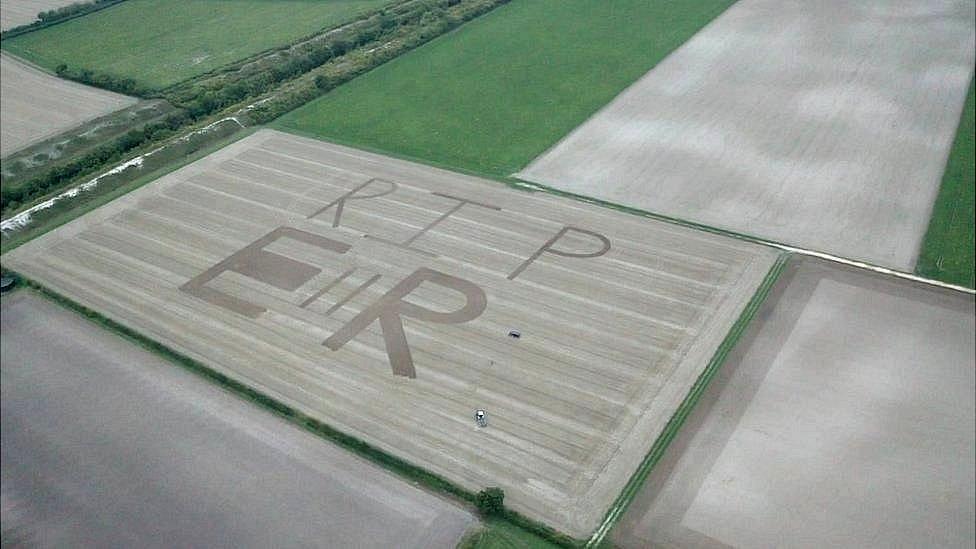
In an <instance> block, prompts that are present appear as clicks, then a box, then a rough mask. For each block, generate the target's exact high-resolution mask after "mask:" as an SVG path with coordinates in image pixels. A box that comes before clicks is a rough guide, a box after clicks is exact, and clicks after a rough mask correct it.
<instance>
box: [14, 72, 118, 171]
mask: <svg viewBox="0 0 976 549" xmlns="http://www.w3.org/2000/svg"><path fill="white" fill-rule="evenodd" d="M136 101H137V100H136V99H135V98H134V97H127V96H125V95H120V94H117V93H112V92H108V91H104V90H100V89H97V88H92V87H90V86H84V85H82V84H78V83H75V82H70V81H68V80H62V79H61V78H57V77H56V76H53V75H50V74H48V73H46V72H44V71H41V70H40V69H37V68H35V67H32V66H30V65H28V64H26V63H24V62H23V61H21V60H19V59H17V58H16V57H13V56H10V55H7V54H6V53H3V54H0V156H7V155H8V154H10V153H12V152H15V151H18V150H20V149H22V148H24V147H27V146H28V145H31V144H33V143H37V142H38V141H41V140H43V139H45V138H48V137H51V136H53V135H57V134H59V133H61V132H63V131H65V130H67V129H69V128H72V127H74V126H77V125H78V124H81V123H82V122H86V121H88V120H91V119H93V118H98V117H99V116H103V115H105V114H108V113H110V112H112V111H114V110H118V109H121V108H123V107H128V106H129V105H134V104H135V103H136Z"/></svg>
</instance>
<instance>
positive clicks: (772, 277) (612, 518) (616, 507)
mask: <svg viewBox="0 0 976 549" xmlns="http://www.w3.org/2000/svg"><path fill="white" fill-rule="evenodd" d="M792 256H793V254H792V253H789V252H781V253H780V254H779V256H778V257H777V258H776V262H775V263H773V266H772V267H770V268H769V272H767V273H766V277H765V278H763V280H762V282H761V283H760V284H759V286H758V288H756V292H755V293H754V294H753V295H752V298H751V299H750V300H749V302H748V303H747V304H746V306H745V308H744V309H743V310H742V313H740V314H739V318H738V319H736V321H735V323H734V324H732V327H731V328H730V329H729V332H728V334H726V336H725V339H723V340H722V343H721V344H719V346H718V348H717V349H716V350H715V354H714V355H712V359H711V360H710V361H709V362H708V365H707V366H705V370H704V371H702V373H701V375H699V376H698V379H697V380H696V381H695V384H694V385H692V387H691V390H689V391H688V394H687V396H685V398H684V400H683V401H682V402H681V404H680V405H679V406H678V409H677V410H676V411H675V412H674V415H672V416H671V419H670V420H669V421H668V423H667V425H665V427H664V430H663V431H661V434H660V435H658V437H657V439H656V440H655V441H654V445H653V446H651V450H650V451H649V452H648V453H647V455H646V456H645V457H644V460H643V461H642V462H641V464H640V465H639V466H638V467H637V470H636V471H634V474H633V475H631V477H630V480H628V481H627V484H626V485H625V486H624V489H623V490H621V492H620V495H619V496H617V499H616V501H614V503H613V505H612V506H611V507H610V510H609V511H607V514H606V516H605V517H604V519H603V522H602V523H601V524H600V526H599V527H598V528H597V529H596V531H595V532H594V533H593V535H592V536H591V537H590V539H589V541H587V543H586V547H587V548H591V547H592V548H595V547H599V546H600V544H602V543H603V541H604V539H605V538H606V536H607V534H608V533H609V532H610V530H611V529H612V528H613V527H614V526H615V525H616V524H617V523H618V522H619V521H620V518H621V517H623V514H624V512H625V511H626V510H627V508H628V507H630V504H631V503H632V502H633V500H634V498H635V497H637V494H638V493H639V492H640V489H641V488H642V487H643V486H644V481H645V480H647V477H648V475H649V474H650V473H651V471H652V470H653V469H654V466H655V465H657V463H658V461H660V459H661V457H662V456H663V455H664V452H665V451H666V450H667V449H668V448H669V447H670V446H671V442H672V441H673V440H674V439H675V437H676V436H677V434H678V431H680V430H681V427H682V425H684V422H685V420H686V419H687V418H688V416H689V415H690V414H691V412H692V411H693V410H694V409H695V406H696V405H697V404H698V401H699V400H700V399H701V396H702V394H704V392H705V389H706V388H707V387H708V384H709V383H710V382H711V380H712V378H714V377H715V374H716V373H717V372H718V370H719V369H720V368H721V366H722V364H724V363H725V359H726V357H727V356H728V354H729V353H730V352H731V351H732V349H733V348H734V347H735V346H736V343H738V341H739V339H740V338H741V337H742V334H743V333H745V330H746V328H747V327H748V326H749V325H750V324H751V323H752V319H753V317H755V315H756V312H757V311H758V310H759V307H760V306H761V305H762V304H763V303H764V302H765V301H766V296H768V295H769V292H770V291H771V290H772V288H773V285H774V284H775V283H776V281H777V280H779V277H780V275H781V274H782V273H783V270H784V269H785V268H786V265H787V263H788V262H789V260H790V258H791V257H792Z"/></svg>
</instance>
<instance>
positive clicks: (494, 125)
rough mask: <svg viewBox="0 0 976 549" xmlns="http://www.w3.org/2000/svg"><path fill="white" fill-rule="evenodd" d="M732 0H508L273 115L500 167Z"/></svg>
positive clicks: (520, 162)
mask: <svg viewBox="0 0 976 549" xmlns="http://www.w3.org/2000/svg"><path fill="white" fill-rule="evenodd" d="M730 4H732V0H671V1H660V2H648V1H647V0H514V1H513V2H512V3H511V4H508V5H505V6H502V7H500V8H498V9H496V10H495V11H493V12H491V13H489V14H487V15H485V16H483V17H481V18H479V19H476V20H475V21H473V22H471V23H468V24H467V25H464V26H463V27H461V28H460V29H458V30H457V31H455V32H453V33H449V34H447V35H445V36H442V37H440V38H438V39H437V40H434V41H433V42H431V43H429V44H427V45H425V46H423V47H420V48H418V49H416V50H414V51H413V52H410V53H408V54H406V55H404V56H402V57H399V58H397V59H395V60H393V61H391V62H389V63H387V64H385V65H383V66H381V67H379V68H378V69H375V70H374V71H372V72H370V73H367V74H365V75H363V76H361V77H359V78H357V79H355V80H353V81H352V82H349V83H348V84H345V85H343V86H340V87H339V88H337V89H336V90H334V91H332V92H330V93H329V94H327V95H325V96H323V97H321V98H319V99H318V100H316V101H313V102H311V103H309V104H307V105H305V106H304V107H302V108H300V109H297V110H295V111H293V112H291V113H289V114H287V115H285V116H283V117H282V118H281V119H279V120H278V121H276V122H275V125H276V126H277V127H279V128H281V129H284V130H289V131H296V132H298V133H304V134H308V135H312V136H317V137H324V138H326V139H330V140H333V141H337V142H341V143H346V144H350V145H354V146H359V147H364V148H368V149H373V150H379V151H383V152H387V153H392V154H395V155H399V156H405V157H410V158H416V159H420V160H424V161H426V162H429V163H432V164H437V165H443V166H448V167H454V168H460V169H463V170H467V171H472V172H476V173H479V174H483V175H489V176H495V177H498V176H508V175H509V174H511V173H513V172H515V171H517V170H518V169H519V168H521V167H522V166H524V165H525V164H527V163H528V162H529V161H530V160H531V159H532V158H534V157H535V156H537V155H539V154H540V153H542V152H543V151H545V150H546V149H547V148H549V147H550V146H551V145H553V144H554V143H555V142H556V141H557V140H559V139H560V138H561V137H563V136H564V135H566V134H567V133H568V132H569V131H570V130H572V129H573V128H575V127H576V126H577V125H579V124H580V123H581V122H583V121H584V120H585V119H586V118H587V117H588V116H589V115H590V114H592V113H593V112H595V111H596V110H597V109H599V108H600V107H602V106H603V105H605V104H606V103H607V102H609V101H610V100H611V99H613V97H615V96H616V95H617V94H618V93H620V91H622V90H623V89H624V88H625V87H627V85H629V84H630V83H632V82H633V81H635V80H636V79H637V78H639V77H640V76H641V75H643V74H644V73H645V72H647V71H648V70H649V69H650V68H652V67H653V66H654V65H655V64H657V63H658V62H659V61H660V60H661V59H663V58H664V57H665V56H666V55H667V54H668V53H670V52H671V51H672V50H674V49H675V48H677V47H678V46H680V45H681V44H682V43H684V42H685V41H686V40H687V39H688V38H690V37H691V36H692V35H693V34H694V33H695V32H696V31H698V30H699V29H700V28H701V27H703V26H704V25H705V24H707V23H708V22H709V21H711V20H712V19H714V18H715V17H716V16H717V15H718V14H720V13H721V12H722V11H724V10H725V8H726V7H728V6H729V5H730Z"/></svg>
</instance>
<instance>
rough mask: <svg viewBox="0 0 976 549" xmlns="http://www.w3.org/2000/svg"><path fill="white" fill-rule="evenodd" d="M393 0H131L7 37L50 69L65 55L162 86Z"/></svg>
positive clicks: (17, 50)
mask: <svg viewBox="0 0 976 549" xmlns="http://www.w3.org/2000/svg"><path fill="white" fill-rule="evenodd" d="M389 3H391V0H129V1H128V2H123V3H121V4H119V5H117V6H113V7H111V8H108V9H104V10H101V11H98V12H96V13H93V14H91V15H87V16H84V17H80V18H78V19H73V20H71V21H67V22H65V23H62V24H60V25H54V26H52V27H48V28H46V29H42V30H39V31H36V32H30V33H27V34H24V35H21V36H17V37H14V38H11V39H9V40H4V41H3V48H4V49H5V50H8V51H9V52H11V53H14V54H16V55H19V56H21V57H23V58H25V59H28V60H30V61H33V62H34V63H37V64H39V65H41V66H43V67H46V68H48V69H52V70H53V69H54V68H55V67H57V66H58V65H59V64H61V63H65V64H67V65H68V66H69V67H72V68H83V69H91V70H94V71H98V72H103V73H107V74H111V75H113V76H118V77H128V78H133V79H135V80H136V81H137V82H138V83H140V84H142V85H144V86H148V87H150V88H162V87H165V86H168V85H170V84H174V83H176V82H180V81H183V80H185V79H187V78H190V77H193V76H197V75H199V74H202V73H205V72H207V71H210V70H212V69H215V68H217V67H220V66H223V65H226V64H228V63H232V62H234V61H238V60H240V59H243V58H245V57H248V56H250V55H253V54H255V53H258V52H261V51H264V50H266V49H269V48H272V47H276V46H281V45H285V44H287V43H289V42H292V41H294V40H297V39H299V38H302V37H304V36H307V35H309V34H312V33H314V32H316V31H318V30H321V29H324V28H328V27H332V26H336V25H338V24H340V23H343V22H345V21H347V20H350V19H353V18H355V16H357V15H359V14H361V13H363V12H366V11H369V10H371V9H374V8H379V7H382V6H384V5H387V4H389Z"/></svg>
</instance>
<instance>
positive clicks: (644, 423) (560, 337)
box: [3, 130, 777, 537]
mask: <svg viewBox="0 0 976 549" xmlns="http://www.w3.org/2000/svg"><path fill="white" fill-rule="evenodd" d="M776 257H777V253H776V252H775V251H774V250H772V249H769V248H765V247H762V246H757V245H754V244H749V243H747V242H743V241H739V240H735V239H730V238H726V237H721V236H716V235H710V234H704V233H700V232H697V231H693V230H689V229H685V228H682V227H678V226H674V225H670V224H666V223H661V222H657V221H652V220H648V219H644V218H640V217H637V216H632V215H627V214H623V213H620V212H615V211H612V210H609V209H605V208H600V207H596V206H592V205H587V204H582V203H579V202H576V201H573V200H569V199H562V198H558V197H554V196H551V195H542V194H535V193H528V192H520V191H516V190H513V189H509V188H506V187H504V186H502V185H501V184H498V183H494V182H490V181H486V180H482V179H478V178H474V177H470V176H464V175H459V174H455V173H451V172H447V171H444V170H438V169H435V168H431V167H427V166H422V165H418V164H413V163H410V162H406V161H402V160H396V159H392V158H388V157H384V156H380V155H375V154H370V153H365V152H362V151H357V150H354V149H349V148H345V147H340V146H336V145H332V144H328V143H323V142H320V141H315V140H311V139H305V138H300V137H295V136H292V135H288V134H284V133H280V132H276V131H271V130H262V131H259V132H257V133H255V134H254V135H252V136H249V137H247V138H245V139H243V140H241V141H239V142H237V143H234V144H232V145H230V146H228V147H226V148H224V149H222V150H220V151H218V152H217V153H214V154H212V155H210V156H208V157H206V158H204V159H202V160H200V161H198V162H196V163H194V164H191V165H189V166H187V167H185V168H183V169H180V170H178V171H176V172H173V173H171V174H169V175H167V176H165V177H163V178H161V179H159V180H157V181H156V182H154V183H151V184H149V185H147V186H145V187H143V188H141V189H140V190H138V191H136V192H134V193H131V194H129V195H126V196H124V197H122V198H120V199H117V200H115V201H114V202H112V203H110V204H108V205H106V206H104V207H102V208H99V209H97V210H95V211H93V212H91V213H89V214H87V215H85V216H83V217H81V218H79V219H77V220H75V221H73V222H71V223H69V224H67V225H65V226H63V227H61V228H59V229H57V230H55V231H53V232H51V233H48V234H46V235H44V236H42V237H40V238H38V239H36V240H33V241H31V242H29V243H27V244H25V245H23V246H21V247H19V248H17V249H15V250H14V251H12V252H9V253H7V254H5V255H4V256H3V260H4V264H5V265H7V266H9V267H10V268H14V269H17V270H19V271H21V272H23V273H25V274H27V275H28V276H30V277H33V278H35V279H37V280H38V281H40V282H42V283H44V284H45V285H49V286H50V287H51V288H53V289H55V290H57V291H59V292H62V293H64V294H65V295H68V296H70V297H71V298H73V299H76V300H78V301H79V302H81V303H82V304H85V305H86V306H89V307H91V308H93V309H95V310H98V311H100V312H102V313H103V314H105V315H107V316H109V317H110V318H113V319H114V320H116V321H118V322H121V323H124V324H126V325H129V326H131V327H133V328H135V329H136V330H138V331H140V332H142V333H144V334H146V335H148V336H150V337H152V338H154V339H157V340H158V341H161V342H163V343H164V344H166V345H169V346H171V347H173V348H175V349H177V350H179V351H180V352H183V353H185V354H187V355H188V356H191V357H193V358H195V359H198V360H200V361H202V362H204V363H206V364H208V365H210V366H212V367H213V368H215V369H217V370H219V371H222V372H225V373H227V374H228V375H230V376H232V377H234V378H235V379H238V380H240V381H243V382H245V383H248V384H250V385H252V386H254V387H256V388H258V389H259V390H261V391H263V392H265V393H267V394H269V395H271V396H272V397H274V398H276V399H279V400H281V401H283V402H285V403H287V404H289V405H291V406H294V407H296V408H298V409H300V410H302V411H303V412H305V413H307V414H310V415H312V416H315V417H319V418H321V419H322V420H324V421H326V422H328V423H329V424H331V425H333V426H335V427H336V428H338V429H340V430H342V431H344V432H347V433H349V434H352V435H355V436H357V437H360V438H362V439H363V440H366V441H368V442H369V443H371V444H375V445H376V446H378V447H380V448H382V449H384V450H386V451H388V452H390V453H392V454H395V455H397V456H399V457H401V458H404V459H406V460H408V461H410V462H413V463H415V464H418V465H420V466H423V467H425V468H428V469H430V470H432V471H434V472H436V473H438V474H440V475H443V476H444V477H446V478H448V479H449V480H451V481H453V482H456V483H458V484H460V485H462V486H464V487H466V488H468V489H470V490H479V489H481V488H484V487H486V486H500V487H502V488H503V489H504V490H505V492H506V503H508V504H510V505H511V507H512V508H514V509H516V510H518V511H520V512H522V513H525V514H526V515H528V516H530V517H532V518H535V519H538V520H542V521H544V522H546V523H548V524H550V525H552V526H554V527H556V528H558V529H560V530H562V531H564V532H566V533H568V534H570V535H573V536H577V537H584V536H586V535H588V534H589V533H590V532H591V531H592V530H593V529H594V528H595V527H596V525H597V524H598V523H599V521H600V519H601V518H602V516H603V514H604V512H605V511H606V509H607V508H608V507H609V505H610V503H611V502H612V501H613V500H614V498H615V497H616V496H617V494H618V493H619V491H620V489H621V488H622V487H623V485H624V484H625V483H626V481H627V479H628V478H629V476H630V475H631V473H632V472H633V470H634V469H635V467H636V466H637V464H638V463H640V462H641V460H642V459H643V457H644V455H645V454H646V452H647V451H648V449H649V448H650V446H651V444H652V443H653V442H654V440H655V437H656V436H657V435H658V433H660V432H661V430H662V428H663V427H664V425H665V424H666V422H667V421H668V419H669V418H670V417H671V415H672V413H673V411H674V409H675V408H676V407H677V405H678V404H679V403H680V402H681V401H682V400H683V398H684V397H685V395H686V394H687V392H688V390H689V388H690V387H691V385H692V384H693V383H694V381H695V380H696V379H697V377H698V375H699V374H700V373H701V371H702V369H703V368H704V366H705V365H706V364H707V363H708V361H709V360H710V358H711V356H712V355H713V353H714V351H715V349H716V347H717V346H718V345H719V343H720V342H721V341H722V339H723V338H724V337H725V335H726V333H727V332H728V329H729V327H730V326H731V325H732V323H733V322H734V321H735V320H736V318H737V317H738V315H739V313H740V311H741V309H742V308H743V307H744V305H745V304H746V303H747V302H748V301H749V299H750V298H751V296H752V295H753V293H754V291H755V288H756V287H757V286H758V285H759V284H760V282H761V281H762V279H763V278H764V276H765V275H766V274H767V272H768V271H769V269H770V267H771V265H772V264H773V263H774V261H775V259H776ZM478 409H482V410H485V411H486V413H487V418H488V426H487V427H484V428H479V427H478V426H477V425H476V423H475V421H474V415H475V411H476V410H478Z"/></svg>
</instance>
